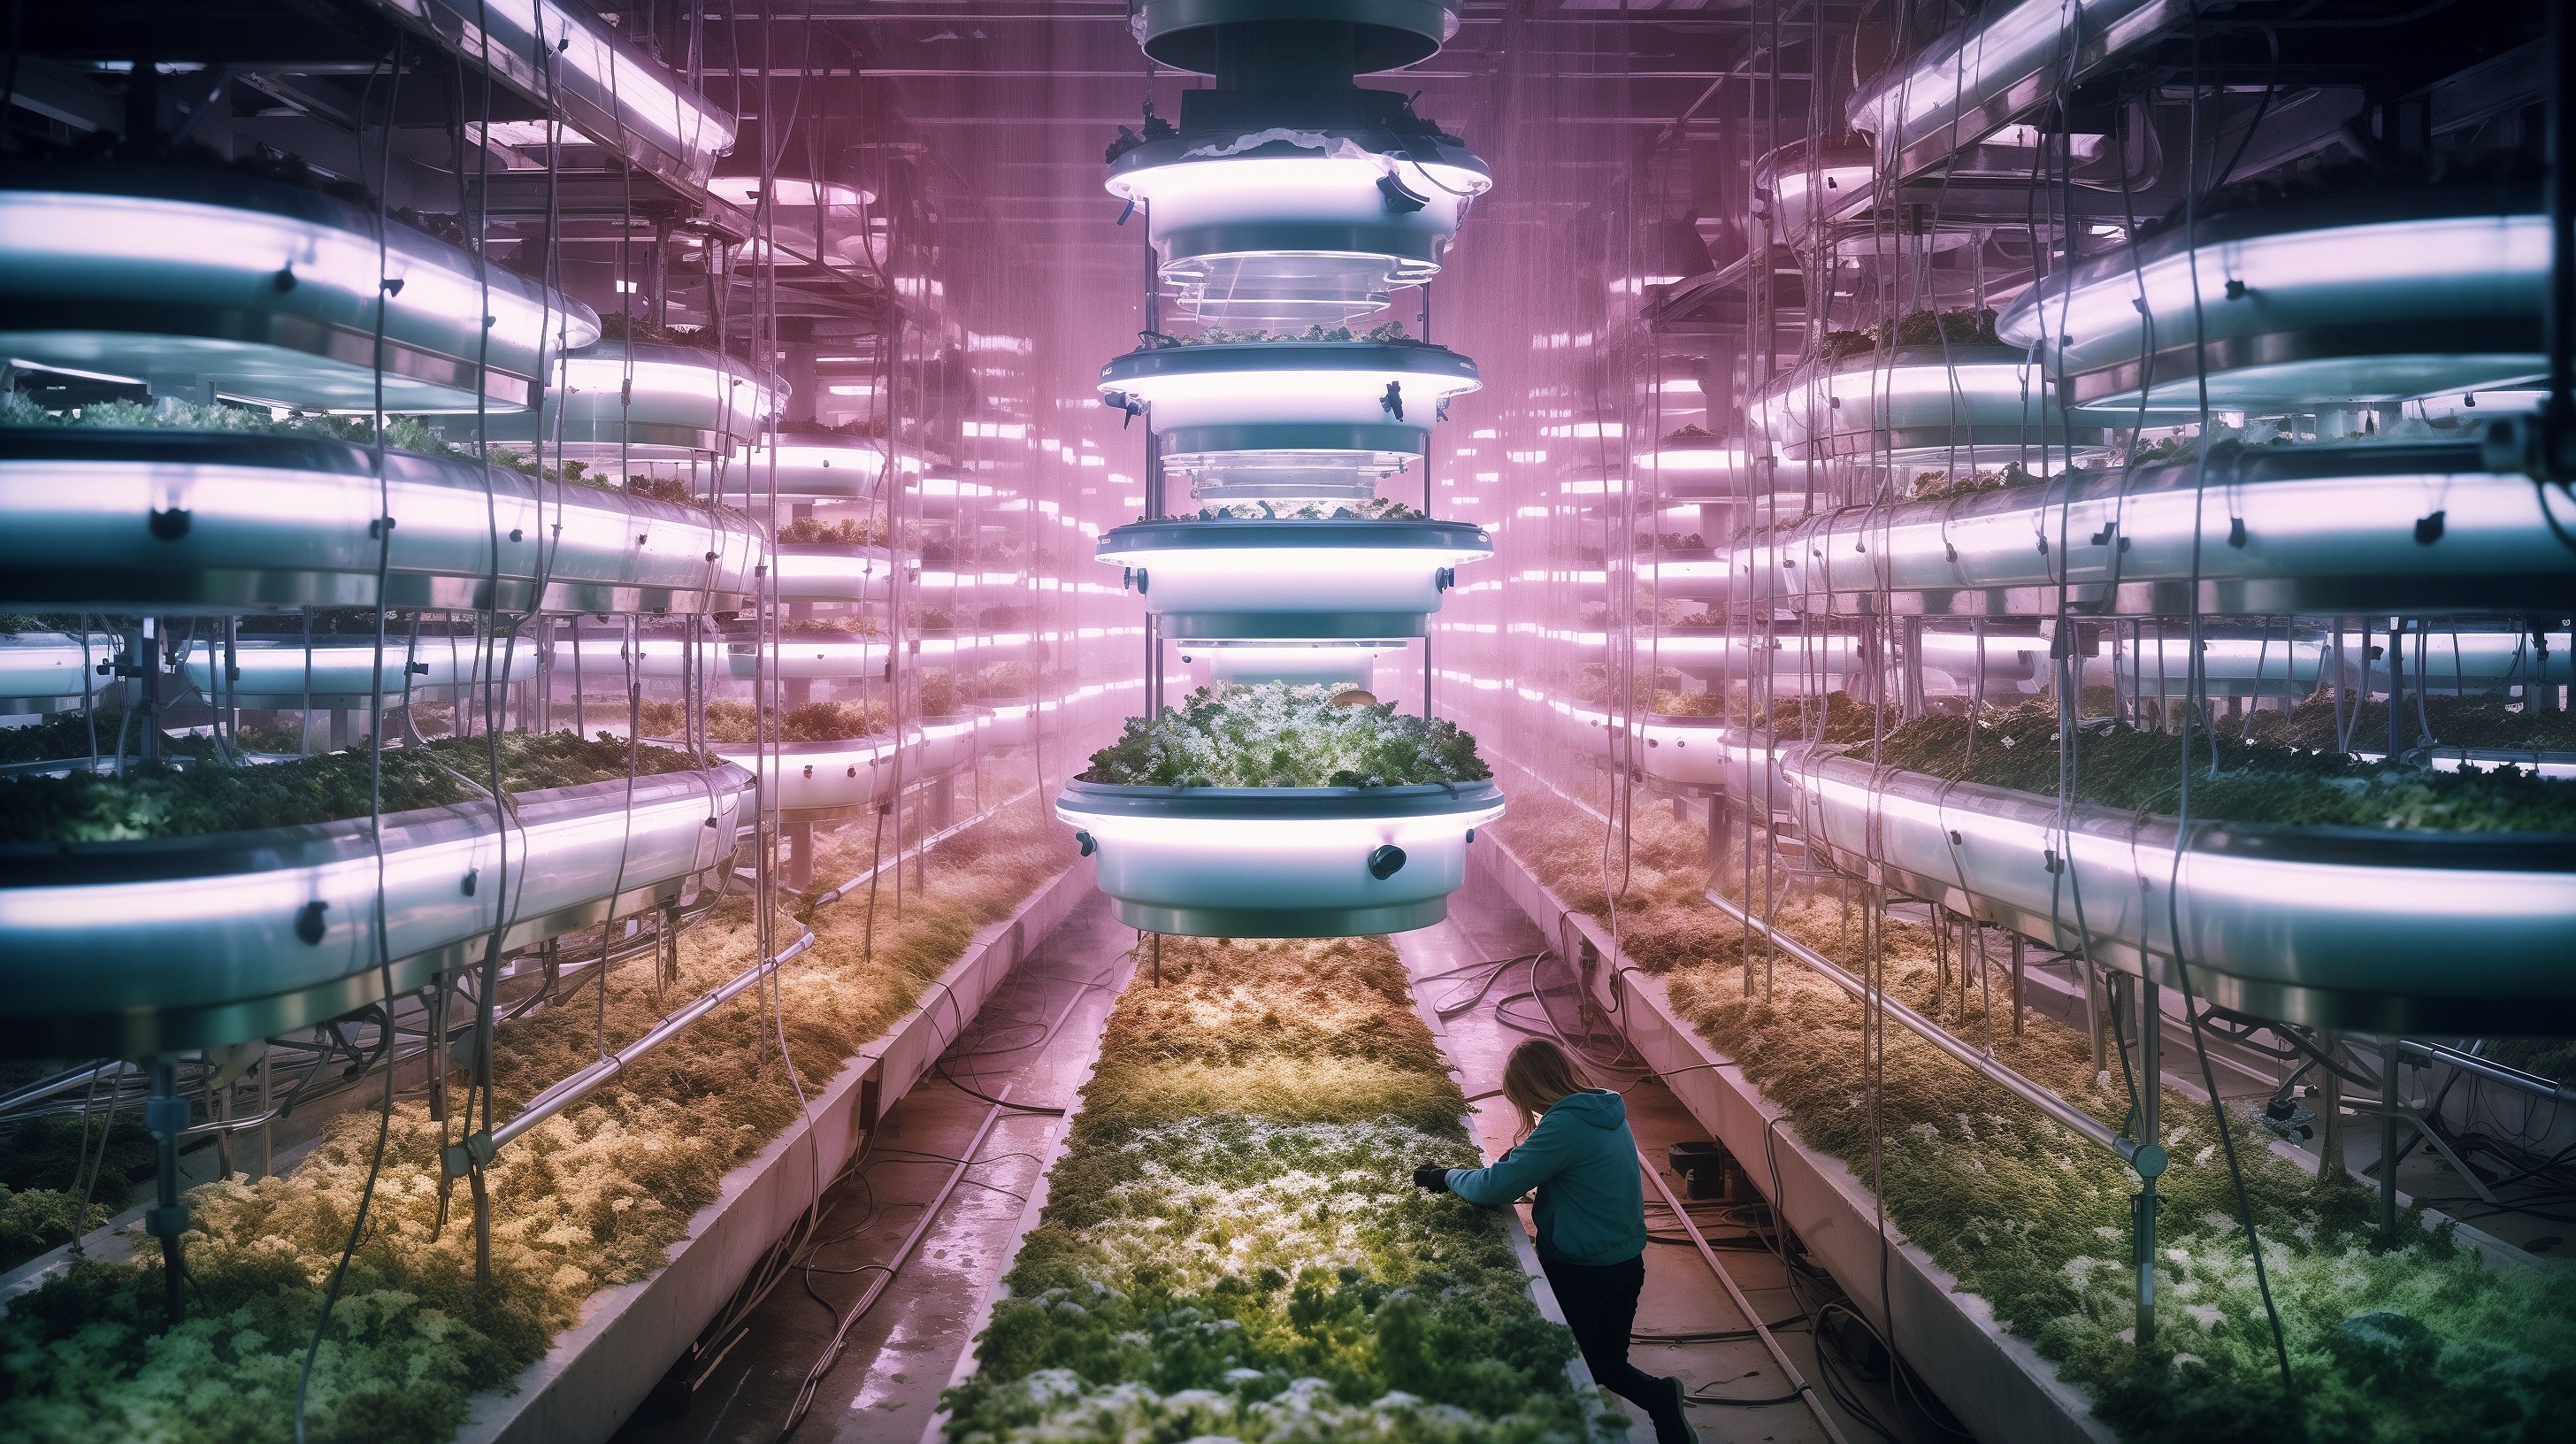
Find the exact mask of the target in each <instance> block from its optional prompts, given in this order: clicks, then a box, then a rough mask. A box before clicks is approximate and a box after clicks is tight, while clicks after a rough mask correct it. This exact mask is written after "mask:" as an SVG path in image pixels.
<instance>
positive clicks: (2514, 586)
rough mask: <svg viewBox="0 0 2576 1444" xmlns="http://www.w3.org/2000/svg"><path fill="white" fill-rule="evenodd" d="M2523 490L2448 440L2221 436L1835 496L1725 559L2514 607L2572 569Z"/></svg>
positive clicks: (1817, 592) (2202, 594)
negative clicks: (2208, 442) (2022, 474)
mask: <svg viewBox="0 0 2576 1444" xmlns="http://www.w3.org/2000/svg"><path fill="white" fill-rule="evenodd" d="M2542 501H2543V497H2542V495H2541V493H2540V491H2539V489H2538V488H2536V487H2534V486H2533V485H2532V483H2531V481H2530V479H2529V478H2527V477H2521V476H2507V475H2498V474H2496V473H2493V472H2490V471H2488V470H2486V468H2485V467H2484V466H2483V465H2482V464H2481V463H2480V462H2479V460H2478V457H2477V453H2476V450H2475V448H2473V447H2470V446H2467V445H2464V444H2463V445H2450V444H2430V445H2349V446H2308V447H2262V448H2247V447H2240V446H2234V445H2227V444H2221V445H2219V446H2217V447H2215V448H2213V449H2212V453H2211V455H2210V457H2209V460H2208V463H2207V465H2206V466H2201V465H2197V464H2195V463H2193V462H2189V461H2184V462H2175V463H2169V464H2164V465H2157V466H2149V467H2140V468H2138V469H2137V470H2136V471H2134V472H2132V473H2130V474H2129V475H2128V476H2127V477H2126V478H2125V479H2124V478H2122V477H2121V476H2120V475H2118V474H2117V472H2116V471H2115V472H2112V473H2109V474H2083V475H2076V476H2070V477H2065V478H2051V479H2049V480H2046V481H2042V482H2035V483H2031V484H2028V485H2024V486H2018V487H2011V488H2005V489H2001V490H1995V491H1985V492H1976V493H1971V494H1968V495H1964V496H1959V497H1954V498H1950V499H1946V500H1938V501H1917V502H1902V503H1897V504H1894V505H1889V506H1877V507H1855V508H1848V509H1845V510H1842V511H1838V512H1835V513H1833V514H1831V515H1828V516H1824V517H1820V518H1818V519H1816V520H1813V521H1809V522H1805V523H1801V524H1798V525H1795V526H1793V527H1792V528H1791V529H1790V530H1789V531H1788V532H1787V533H1786V534H1784V535H1774V536H1768V537H1761V538H1756V539H1753V540H1750V541H1747V542H1745V543H1744V544H1742V545H1741V546H1740V547H1738V548H1737V550H1736V552H1735V556H1736V559H1737V565H1738V567H1739V569H1740V571H1741V573H1742V574H1743V575H1746V576H1747V577H1751V576H1756V575H1761V574H1763V573H1765V572H1767V573H1769V574H1771V580H1768V581H1766V582H1764V583H1762V584H1761V585H1762V587H1763V588H1764V590H1765V591H1766V593H1767V594H1768V595H1771V596H1774V597H1776V598H1777V600H1778V602H1779V604H1780V605H1783V606H1793V607H1799V608H1804V609H1809V610H1821V609H1825V608H1826V607H1827V606H1828V605H1829V603H1828V601H1827V598H1829V597H1832V596H1846V597H1848V596H1852V595H1857V594H1864V593H1869V592H1874V591H1878V590H1881V589H1890V590H1893V591H1895V592H1897V593H1898V594H1899V596H1898V597H1897V599H1896V601H1897V606H1898V609H1899V610H1915V609H1920V610H1923V611H1927V612H1929V611H1952V610H1959V611H1979V610H1986V611H1995V610H2006V609H2009V610H2013V611H2018V612H2023V613H2025V614H2027V613H2040V614H2047V613H2052V612H2054V611H2055V609H2056V602H2055V598H2056V588H2057V587H2058V586H2059V585H2060V584H2064V585H2065V586H2066V587H2067V588H2068V592H2069V596H2068V601H2069V605H2070V606H2072V607H2073V608H2075V609H2076V610H2079V611H2084V612H2091V613H2120V614H2131V615H2154V614H2167V615H2176V614H2182V613H2186V612H2190V611H2193V610H2195V609H2196V610H2198V611H2199V612H2201V613H2203V614H2205V615H2227V614H2239V615H2255V614H2261V615H2273V614H2280V613H2288V612H2308V613H2318V612H2323V613H2336V612H2343V613H2350V614H2358V615H2369V614H2373V613H2381V612H2387V611H2391V610H2393V609H2398V608H2405V609H2408V610H2412V611H2460V612H2475V611H2489V610H2497V611H2516V612H2519V611H2525V610H2534V609H2544V608H2548V607H2551V606H2557V605H2561V604H2563V603H2564V601H2565V598H2566V597H2567V595H2568V589H2569V588H2570V586H2571V585H2576V550H2570V549H2569V548H2567V547H2564V546H2561V545H2560V544H2559V543H2558V542H2557V541H2556V540H2554V539H2553V538H2552V537H2551V535H2550V533H2549V528H2548V525H2547V523H2546V522H2545V520H2544V519H2543V517H2542V514H2541V505H2542ZM2195 577H2197V578H2198V585H2197V588H2195V587H2194V585H2193V579H2194V578H2195ZM1748 585H1749V584H1748ZM2195 591H2196V601H2195ZM1988 592H1991V593H1996V594H1999V595H1998V597H1997V599H1996V600H1995V601H1993V602H1989V601H1988V599H1987V598H1986V597H1985V596H1982V595H1980V593H1988Z"/></svg>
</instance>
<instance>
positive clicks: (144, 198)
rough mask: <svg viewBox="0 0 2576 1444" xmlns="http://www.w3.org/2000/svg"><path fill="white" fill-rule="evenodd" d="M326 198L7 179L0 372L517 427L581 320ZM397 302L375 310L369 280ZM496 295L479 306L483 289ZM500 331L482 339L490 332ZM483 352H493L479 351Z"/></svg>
mask: <svg viewBox="0 0 2576 1444" xmlns="http://www.w3.org/2000/svg"><path fill="white" fill-rule="evenodd" d="M379 264H380V258H379V255H378V244H377V233H376V217H375V214H374V212H372V211H370V210H365V209H362V208H360V207H358V206H354V205H351V204H350V203H349V202H347V201H344V200H340V199H338V198H336V197H334V196H330V195H326V194H324V193H323V192H321V191H320V190H318V189H313V188H308V187H304V186H298V185H293V184H289V183H287V182H284V181H276V180H268V179H265V178H262V177H258V176H253V175H246V174H242V173H240V172H238V171H233V170H217V169H199V168H192V167H187V166H180V165H166V166H165V165H141V164H127V163H118V164H106V163H99V162H89V161H72V160H56V161H45V162H37V161H30V160H25V159H20V160H18V161H15V162H12V163H11V164H9V165H7V166H5V167H0V352H5V353H6V354H7V355H8V356H11V357H16V358H20V359H22V360H25V361H28V362H32V363H35V364H37V365H41V366H53V367H61V368H66V369H69V370H73V371H81V372H92V373H105V374H108V375H113V376H123V377H128V378H131V379H132V380H135V381H144V382H150V383H152V384H153V385H154V386H155V387H156V388H164V389H168V390H170V391H172V392H173V393H174V394H178V395H182V396H191V397H193V398H195V399H211V397H208V396H204V395H203V394H202V392H203V389H204V388H209V387H210V388H211V389H212V392H213V393H214V394H216V395H223V396H233V397H240V398H243V399H245V400H251V401H260V402H266V403H268V404H271V405H277V406H294V407H300V408H302V409H305V410H309V411H363V410H367V409H370V408H372V407H373V406H374V405H375V404H376V387H377V369H376V365H375V357H376V355H377V346H376V336H377V324H378V302H379V299H381V300H382V302H383V314H382V322H383V335H384V347H383V363H384V366H383V386H384V406H385V409H386V410H388V411H400V412H459V411H462V412H472V411H473V410H474V409H475V404H476V396H477V394H478V392H479V393H480V395H481V396H482V397H483V398H484V401H485V403H486V404H487V405H489V406H491V407H494V408H498V409H501V410H504V411H512V410H519V409H523V408H525V407H526V406H527V405H528V404H529V403H530V402H531V401H532V400H533V399H534V395H535V387H536V382H537V379H538V377H539V376H540V374H541V371H542V370H543V366H542V364H541V361H540V356H539V352H540V348H541V347H543V346H545V345H547V344H548V343H549V342H551V341H552V340H553V334H554V332H555V331H556V329H557V328H558V327H561V328H562V329H563V330H564V332H565V339H564V341H563V343H562V344H564V345H569V346H585V345H588V344H590V343H591V342H593V341H596V340H597V339H598V338H599V318H598V317H597V316H596V315H595V314H593V313H592V311H591V309H590V308H589V307H588V306H585V305H583V304H581V303H580V302H578V301H574V300H571V299H569V298H567V297H565V296H563V295H561V294H560V293H555V292H549V291H546V290H545V289H543V288H542V287H540V286H538V285H536V284H535V283H534V282H531V281H528V280H526V279H525V278H523V277H520V276H518V275H516V274H515V273H513V272H511V271H508V270H506V269H503V268H500V267H497V266H495V267H487V268H479V269H478V267H477V265H476V263H475V260H474V257H473V256H472V255H471V254H470V253H468V252H466V251H464V250H462V249H459V248H458V247H455V246H451V245H449V244H447V243H446V242H444V241H441V240H436V239H434V238H432V237H430V236H429V235H427V234H424V233H423V232H421V231H418V230H415V229H413V228H412V227H410V226H407V225H404V224H402V223H401V222H400V221H391V222H388V223H387V224H386V226H385V231H384V245H383V255H382V257H381V265H382V268H383V269H382V271H381V272H380V271H379V269H378V267H379ZM380 274H381V275H382V276H384V277H386V278H389V279H391V280H393V281H395V282H398V283H399V286H398V288H387V289H385V290H384V291H382V292H380V291H379V288H378V285H377V282H378V278H379V275H380ZM487 283H488V287H489V292H488V300H487V295H486V290H485V288H486V285H487ZM486 314H489V315H491V316H493V317H494V318H495V320H494V322H493V324H492V325H491V326H490V327H489V328H486V327H485V326H483V325H482V324H481V321H482V318H483V317H484V316H485V315H486ZM487 341H488V347H489V349H488V351H487V350H486V349H485V348H486V344H487Z"/></svg>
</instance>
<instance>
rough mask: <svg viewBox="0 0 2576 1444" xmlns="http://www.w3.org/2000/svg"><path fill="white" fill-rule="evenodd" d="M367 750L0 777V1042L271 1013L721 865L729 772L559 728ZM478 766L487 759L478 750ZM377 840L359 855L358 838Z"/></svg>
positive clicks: (167, 1039) (232, 1025)
mask: <svg viewBox="0 0 2576 1444" xmlns="http://www.w3.org/2000/svg"><path fill="white" fill-rule="evenodd" d="M487 740H488V739H480V738H469V739H464V740H461V741H456V742H443V743H434V744H430V745H429V746H424V747H410V748H391V749H387V750H386V751H385V753H384V754H383V778H384V781H385V783H386V786H385V788H384V792H383V796H384V799H385V801H386V803H387V806H386V809H385V812H384V816H383V818H382V821H381V822H380V823H378V822H371V821H370V819H369V817H368V812H369V802H370V778H369V766H370V759H369V758H368V756H367V755H366V754H365V753H363V752H352V753H336V754H331V755H328V756H322V757H310V758H301V759H296V760H292V761H285V762H279V763H275V764H270V765H262V766H257V767H245V768H224V767H218V766H213V765H208V764H206V763H204V762H200V763H199V764H198V765H195V766H191V767H188V768H184V769H171V768H138V769H128V771H127V772H126V774H125V775H124V776H122V777H119V776H114V775H101V774H97V773H92V772H88V771H81V772H75V773H73V774H72V775H70V776H66V777H27V778H21V779H18V780H16V781H14V782H10V783H7V784H5V785H0V838H6V839H7V840H6V841H5V842H0V864H5V866H0V959H5V962H0V983H5V987H0V1048H6V1049H9V1050H12V1051H15V1052H18V1053H20V1054H22V1055H33V1056H43V1057H60V1056H73V1055H79V1054H84V1053H95V1052H119V1053H125V1054H128V1055H133V1054H142V1053H151V1052H167V1051H171V1050H174V1049H179V1048H211V1047H219V1046H226V1045H229V1044H233V1043H238V1042H245V1041H248V1040H251V1039H256V1038H265V1037H271V1036H274V1035H276V1034H278V1033H281V1032H285V1031H287V1030H289V1029H293V1028H298V1027H304V1026H307V1025H310V1024H314V1023H319V1022H322V1021H323V1020H325V1019H329V1018H333V1017H337V1016H339V1015H341V1014H343V1013H346V1012H348V1011H350V1010H352V1009H354V1008H358V1007H362V1006H364V1005H366V1004H368V1003H370V1002H373V1001H376V1000H378V999H380V998H382V997H384V996H386V994H387V992H388V990H390V991H392V992H401V991H404V990H407V989H410V988H414V987H418V986H420V985H421V984H422V983H424V982H426V981H427V980H428V979H429V978H431V977H432V976H434V975H436V974H437V973H439V972H441V971H443V970H446V969H450V968H454V967H457V966H460V965H461V964H462V962H463V961H464V959H465V958H466V957H467V956H468V955H469V954H473V953H476V952H478V951H479V950H480V949H481V948H482V947H483V946H484V945H485V943H486V941H487V939H489V938H490V937H491V935H492V934H493V932H494V931H495V929H498V930H500V932H501V936H502V939H503V943H504V946H508V947H514V948H515V947H525V946H531V945H533V944H535V943H536V942H538V941H541V940H543V939H545V938H548V937H552V936H556V935H558V934H561V933H565V932H569V931H573V930H575V929H579V928H583V927H588V926H592V925H595V924H597V923H599V922H601V921H603V920H606V919H609V918H614V917H620V916H625V915H629V914H632V913H635V912H639V911H642V910H644V909H647V908H650V907H655V906H662V905H669V904H675V903H682V902H686V901H688V900H690V899H691V898H692V897H693V896H694V895H695V894H696V892H697V890H698V889H699V887H700V886H701V885H702V884H703V883H704V882H705V880H706V879H708V878H710V877H714V878H721V877H722V875H723V873H724V871H725V869H727V868H729V867H730V863H731V858H732V855H733V851H734V844H735V838H736V824H737V822H738V820H739V817H740V813H741V809H742V807H743V805H744V802H745V800H746V799H747V797H748V796H749V792H750V784H751V778H750V775H749V774H748V773H745V772H743V771H741V770H740V769H738V768H734V767H731V766H727V765H717V766H714V767H710V768H707V769H704V770H699V769H698V768H697V767H696V766H695V764H694V763H693V762H692V761H691V759H689V758H688V757H687V756H686V755H685V754H682V753H675V752H670V751H667V750H665V749H659V748H654V749H644V748H637V749H635V750H634V756H635V761H636V765H637V770H638V775H637V776H635V777H633V778H630V777H629V776H628V769H627V762H628V757H629V755H630V754H629V749H628V747H627V746H626V745H625V744H622V743H617V742H613V741H608V740H602V741H599V742H592V743H585V742H581V741H578V740H577V739H574V738H572V737H571V736H570V735H569V734H563V733H557V734H553V735H551V736H538V737H529V736H526V735H525V734H505V739H504V740H503V741H502V742H501V744H500V746H501V752H502V755H503V759H504V760H503V767H502V772H501V782H502V787H501V790H502V791H503V792H504V793H506V794H508V796H509V803H508V820H507V827H506V829H505V828H504V826H503V825H502V820H501V818H500V817H498V816H496V813H497V812H498V811H499V809H498V808H497V807H496V804H494V803H493V802H492V801H491V800H490V795H489V794H488V793H487V792H485V791H483V789H482V787H481V785H480V784H478V783H477V782H475V781H474V774H475V771H476V770H478V765H479V764H481V763H482V762H483V761H484V759H485V756H486V754H485V752H484V748H485V745H486V742H487ZM485 775H486V777H487V778H488V776H489V774H488V772H487V773H486V774H485ZM380 857H381V859H382V860H381V862H380V861H379V859H380Z"/></svg>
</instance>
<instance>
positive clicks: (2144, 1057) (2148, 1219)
mask: <svg viewBox="0 0 2576 1444" xmlns="http://www.w3.org/2000/svg"><path fill="white" fill-rule="evenodd" d="M2136 992H2137V995H2138V1141H2139V1142H2140V1143H2154V1144H2158V1145H2161V1144H2162V1143H2163V1142H2164V1134H2163V1114H2164V1110H2163V1107H2162V1106H2161V1105H2162V1104H2163V1101H2164V1060H2163V1056H2162V1055H2163V1052H2164V1048H2163V1043H2164V1031H2165V1028H2164V1023H2165V1017H2164V999H2163V994H2164V989H2163V987H2162V986H2161V985H2159V984H2158V983H2157V982H2156V981H2155V980H2154V979H2152V978H2149V979H2143V980H2141V982H2140V983H2139V986H2138V988H2137V989H2136ZM2156 1206H2157V1199H2156V1180H2155V1178H2154V1177H2153V1176H2151V1175H2150V1176H2146V1177H2142V1178H2140V1179H2139V1181H2138V1192H2137V1196H2136V1197H2134V1198H2132V1199H2131V1200H2130V1202H2129V1207H2130V1211H2131V1217H2132V1220H2133V1222H2134V1224H2135V1227H2136V1234H2137V1238H2136V1244H2137V1262H2138V1344H2139V1346H2140V1347H2142V1348H2143V1347H2145V1346H2146V1345H2147V1344H2149V1343H2151V1342H2153V1341H2154V1339H2155V1336H2156Z"/></svg>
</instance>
